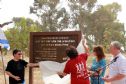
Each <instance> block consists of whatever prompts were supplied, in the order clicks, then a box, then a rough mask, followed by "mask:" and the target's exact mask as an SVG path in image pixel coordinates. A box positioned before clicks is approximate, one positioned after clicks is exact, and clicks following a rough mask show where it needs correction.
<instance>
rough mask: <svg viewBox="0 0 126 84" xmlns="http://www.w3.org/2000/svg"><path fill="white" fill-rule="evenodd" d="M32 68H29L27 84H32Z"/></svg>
mask: <svg viewBox="0 0 126 84" xmlns="http://www.w3.org/2000/svg"><path fill="white" fill-rule="evenodd" d="M32 70H33V68H31V67H30V68H29V84H33V71H32Z"/></svg>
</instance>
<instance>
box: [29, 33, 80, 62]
mask: <svg viewBox="0 0 126 84" xmlns="http://www.w3.org/2000/svg"><path fill="white" fill-rule="evenodd" d="M80 39H81V32H80V31H70V32H31V33H30V53H29V54H30V62H32V63H37V62H39V61H56V62H64V61H66V60H67V56H66V55H65V49H66V47H67V46H68V45H74V46H76V47H77V45H78V44H79V42H80Z"/></svg>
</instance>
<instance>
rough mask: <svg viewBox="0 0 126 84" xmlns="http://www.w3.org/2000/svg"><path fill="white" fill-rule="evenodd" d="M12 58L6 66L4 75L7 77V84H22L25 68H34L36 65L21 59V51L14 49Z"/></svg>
mask: <svg viewBox="0 0 126 84" xmlns="http://www.w3.org/2000/svg"><path fill="white" fill-rule="evenodd" d="M13 56H14V58H13V59H12V60H10V61H9V62H8V64H7V68H6V73H7V74H8V75H9V84H24V72H25V67H27V66H29V67H35V66H38V64H35V63H28V62H26V61H25V60H22V59H21V56H22V52H21V50H18V49H15V50H14V51H13Z"/></svg>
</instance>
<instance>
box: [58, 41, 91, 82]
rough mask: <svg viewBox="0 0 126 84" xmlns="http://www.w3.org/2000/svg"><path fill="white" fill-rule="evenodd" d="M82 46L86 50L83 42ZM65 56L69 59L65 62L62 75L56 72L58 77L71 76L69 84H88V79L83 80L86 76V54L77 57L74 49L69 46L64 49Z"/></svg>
mask: <svg viewBox="0 0 126 84" xmlns="http://www.w3.org/2000/svg"><path fill="white" fill-rule="evenodd" d="M83 44H84V45H83V46H84V48H85V49H86V50H87V48H86V45H85V43H84V41H83ZM66 55H67V56H68V57H69V58H70V59H69V60H68V61H67V63H66V65H65V68H64V71H63V73H62V72H58V74H59V75H60V76H65V75H67V74H71V84H90V82H89V78H86V79H85V77H87V76H88V72H87V68H86V60H87V57H88V53H82V54H80V55H78V52H77V50H76V48H75V47H74V46H72V45H70V46H68V48H67V49H66Z"/></svg>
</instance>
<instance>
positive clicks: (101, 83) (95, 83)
mask: <svg viewBox="0 0 126 84" xmlns="http://www.w3.org/2000/svg"><path fill="white" fill-rule="evenodd" d="M105 65H106V60H105V59H104V58H103V59H101V60H100V61H98V62H97V61H96V59H93V62H92V66H91V70H92V71H97V69H99V68H103V67H105ZM105 70H106V68H103V70H102V73H101V74H100V75H99V76H100V78H99V84H104V81H103V80H102V79H101V77H103V76H104V74H105ZM91 84H98V77H95V76H92V77H91Z"/></svg>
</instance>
